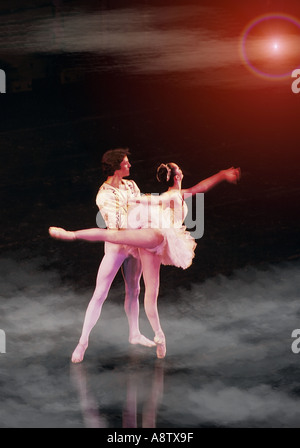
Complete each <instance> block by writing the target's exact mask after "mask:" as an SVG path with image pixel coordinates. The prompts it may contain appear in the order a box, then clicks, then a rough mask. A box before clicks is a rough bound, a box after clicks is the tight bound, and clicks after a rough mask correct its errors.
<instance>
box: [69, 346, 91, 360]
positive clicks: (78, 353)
mask: <svg viewBox="0 0 300 448" xmlns="http://www.w3.org/2000/svg"><path fill="white" fill-rule="evenodd" d="M87 347H88V345H87V344H80V343H79V344H78V345H77V347H76V348H75V350H74V352H73V354H72V362H73V363H74V364H78V363H79V362H82V361H83V358H84V354H85V351H86V349H87Z"/></svg>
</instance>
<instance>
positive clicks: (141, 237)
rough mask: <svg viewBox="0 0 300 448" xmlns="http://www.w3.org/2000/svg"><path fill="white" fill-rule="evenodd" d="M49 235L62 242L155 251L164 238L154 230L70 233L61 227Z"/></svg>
mask: <svg viewBox="0 0 300 448" xmlns="http://www.w3.org/2000/svg"><path fill="white" fill-rule="evenodd" d="M49 233H50V235H51V236H52V237H53V238H56V239H61V240H69V241H72V240H84V241H90V242H96V241H108V242H110V243H114V244H127V245H128V246H134V247H139V248H143V249H153V248H154V247H156V246H158V245H159V244H160V243H162V241H163V238H164V237H163V235H162V234H161V232H160V231H159V230H158V229H152V228H147V229H120V230H112V229H99V228H92V229H84V230H76V231H74V232H70V231H67V230H64V229H62V228H60V227H50V228H49Z"/></svg>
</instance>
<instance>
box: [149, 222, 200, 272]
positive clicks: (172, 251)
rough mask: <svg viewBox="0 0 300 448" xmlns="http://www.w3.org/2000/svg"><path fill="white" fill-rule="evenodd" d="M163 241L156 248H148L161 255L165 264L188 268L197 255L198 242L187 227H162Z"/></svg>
mask: <svg viewBox="0 0 300 448" xmlns="http://www.w3.org/2000/svg"><path fill="white" fill-rule="evenodd" d="M160 231H161V233H162V234H163V236H164V240H163V242H162V243H161V244H160V245H159V246H157V247H155V248H154V249H148V250H149V251H150V252H152V253H155V254H156V255H159V256H160V257H161V263H162V264H164V265H170V266H177V267H178V268H182V269H187V268H188V267H189V266H191V264H192V262H193V258H194V256H195V248H196V246H197V243H196V242H195V240H194V238H193V237H192V236H191V234H190V233H189V232H187V231H186V228H185V227H180V228H179V229H178V228H169V229H160Z"/></svg>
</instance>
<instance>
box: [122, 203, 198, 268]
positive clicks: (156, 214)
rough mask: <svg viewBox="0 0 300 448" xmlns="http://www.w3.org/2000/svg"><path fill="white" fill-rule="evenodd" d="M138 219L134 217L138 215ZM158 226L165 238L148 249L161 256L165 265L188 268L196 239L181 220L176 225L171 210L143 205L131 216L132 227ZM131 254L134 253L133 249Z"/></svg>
mask: <svg viewBox="0 0 300 448" xmlns="http://www.w3.org/2000/svg"><path fill="white" fill-rule="evenodd" d="M137 216H138V218H139V219H137V220H136V221H134V220H133V219H132V218H133V217H135V218H136V217H137ZM149 227H150V228H156V229H158V230H159V231H160V232H161V233H162V235H163V237H164V239H163V241H162V243H161V244H159V246H157V247H155V248H153V249H146V250H148V251H149V252H152V253H154V254H156V255H159V256H160V257H161V263H162V264H164V265H171V266H177V267H179V268H182V269H186V268H188V267H189V266H190V265H191V264H192V261H193V258H194V256H195V248H196V246H197V244H196V242H195V239H194V238H193V237H192V236H191V234H190V233H189V232H188V231H187V230H186V227H185V226H183V225H182V221H181V222H177V223H176V225H174V222H173V220H172V219H171V218H170V210H169V209H167V210H164V211H163V210H162V209H161V208H160V207H157V206H151V207H148V206H142V205H140V206H139V208H138V209H136V212H135V215H132V217H131V228H140V229H141V228H149ZM131 255H133V256H135V255H134V251H132V253H131Z"/></svg>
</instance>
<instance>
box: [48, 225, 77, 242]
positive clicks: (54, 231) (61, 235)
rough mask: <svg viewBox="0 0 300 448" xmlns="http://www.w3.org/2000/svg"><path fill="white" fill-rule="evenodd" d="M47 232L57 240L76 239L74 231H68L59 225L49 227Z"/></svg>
mask: <svg viewBox="0 0 300 448" xmlns="http://www.w3.org/2000/svg"><path fill="white" fill-rule="evenodd" d="M49 234H50V236H52V238H55V239H57V240H68V241H73V240H75V239H76V236H75V232H69V231H68V230H65V229H62V228H61V227H49Z"/></svg>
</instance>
